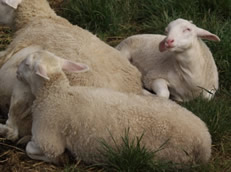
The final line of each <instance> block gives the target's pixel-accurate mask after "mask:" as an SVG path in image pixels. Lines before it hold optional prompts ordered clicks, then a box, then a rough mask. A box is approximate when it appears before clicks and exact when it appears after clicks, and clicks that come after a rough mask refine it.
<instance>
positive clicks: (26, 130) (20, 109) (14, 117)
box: [0, 81, 34, 141]
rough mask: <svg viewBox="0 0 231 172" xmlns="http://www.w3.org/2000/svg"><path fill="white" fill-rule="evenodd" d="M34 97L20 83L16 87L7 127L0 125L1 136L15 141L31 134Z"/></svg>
mask: <svg viewBox="0 0 231 172" xmlns="http://www.w3.org/2000/svg"><path fill="white" fill-rule="evenodd" d="M33 99H34V98H33V97H32V96H31V93H30V91H29V88H27V87H26V86H25V85H23V83H22V82H20V81H18V82H17V83H16V85H15V87H14V90H13V93H12V96H11V102H10V109H9V113H8V120H7V121H6V125H0V134H1V135H3V136H4V137H6V138H7V139H8V140H11V141H15V140H17V139H18V137H19V134H20V133H22V135H23V136H25V135H29V134H30V132H31V120H30V119H28V116H29V115H30V112H31V109H30V106H31V104H32V102H33Z"/></svg>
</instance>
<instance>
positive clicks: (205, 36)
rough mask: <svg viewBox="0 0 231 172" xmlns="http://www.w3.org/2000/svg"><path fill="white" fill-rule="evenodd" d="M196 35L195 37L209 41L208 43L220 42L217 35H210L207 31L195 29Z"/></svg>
mask: <svg viewBox="0 0 231 172" xmlns="http://www.w3.org/2000/svg"><path fill="white" fill-rule="evenodd" d="M196 33H197V36H198V37H200V38H202V39H207V40H210V41H217V42H219V41H220V38H219V37H218V36H217V35H215V34H212V33H210V32H209V31H207V30H204V29H201V28H198V27H197V29H196Z"/></svg>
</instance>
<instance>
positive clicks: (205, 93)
mask: <svg viewBox="0 0 231 172" xmlns="http://www.w3.org/2000/svg"><path fill="white" fill-rule="evenodd" d="M215 92H216V89H212V90H209V91H206V90H203V93H202V95H203V97H204V98H205V99H207V100H211V99H212V98H213V97H214V95H215Z"/></svg>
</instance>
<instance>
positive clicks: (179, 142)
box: [17, 51, 211, 164]
mask: <svg viewBox="0 0 231 172" xmlns="http://www.w3.org/2000/svg"><path fill="white" fill-rule="evenodd" d="M63 70H67V71H70V72H78V73H79V72H81V74H84V73H85V72H89V71H90V70H92V69H91V68H88V66H87V65H84V64H79V63H74V62H71V61H67V60H65V59H62V58H60V57H58V56H56V55H54V54H52V53H50V52H47V51H38V52H35V53H31V54H30V55H29V56H28V57H27V58H26V59H25V60H24V61H23V62H21V64H20V65H19V68H18V70H17V78H18V79H19V81H20V82H23V83H24V84H27V85H28V86H29V87H30V90H31V92H32V94H33V95H34V96H35V101H34V103H33V106H32V118H33V120H32V121H33V122H32V140H31V141H30V142H28V144H27V146H26V152H27V154H28V156H29V157H31V158H32V159H38V160H43V161H48V162H53V163H56V162H57V161H58V159H59V157H60V156H62V154H63V152H64V150H65V149H68V150H69V151H70V152H71V153H73V155H74V156H76V158H77V159H81V160H83V161H85V162H86V163H92V162H95V161H102V159H101V157H100V156H98V155H97V150H98V149H99V148H100V143H99V142H98V141H99V139H104V140H106V141H107V142H108V143H109V144H111V145H112V146H113V141H112V139H111V137H110V135H112V136H113V137H114V139H115V141H116V142H117V144H118V145H119V144H120V143H121V134H122V133H123V132H124V130H125V129H126V128H129V129H130V130H129V131H130V132H129V137H131V138H134V137H136V136H141V135H142V134H144V135H143V139H142V144H143V145H145V146H146V147H147V148H148V149H149V150H153V151H154V150H157V149H158V148H159V147H160V146H161V145H163V150H161V151H159V152H157V154H156V158H158V159H159V160H167V161H172V162H175V163H185V164H191V163H205V162H207V161H208V160H209V157H210V154H211V138H210V134H209V132H208V129H207V127H206V125H205V124H204V122H202V121H201V120H200V119H199V118H198V117H197V116H195V115H194V114H192V113H191V112H190V111H188V110H186V109H185V108H183V107H181V106H179V105H178V104H176V103H175V102H173V101H171V100H167V99H165V98H161V97H157V96H156V97H153V96H144V95H136V94H132V93H130V94H129V93H122V92H118V91H115V90H112V89H107V88H94V87H83V86H70V84H69V80H68V79H67V78H66V75H65V74H64V72H63ZM164 143H166V144H164Z"/></svg>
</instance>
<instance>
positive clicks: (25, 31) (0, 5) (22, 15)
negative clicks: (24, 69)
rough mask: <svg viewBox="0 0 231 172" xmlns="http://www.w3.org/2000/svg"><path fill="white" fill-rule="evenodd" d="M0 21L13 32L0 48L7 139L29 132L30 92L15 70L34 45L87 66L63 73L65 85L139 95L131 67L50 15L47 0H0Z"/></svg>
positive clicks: (1, 129) (2, 129)
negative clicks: (65, 80)
mask: <svg viewBox="0 0 231 172" xmlns="http://www.w3.org/2000/svg"><path fill="white" fill-rule="evenodd" d="M0 24H6V25H8V26H10V27H11V28H12V30H13V31H14V32H13V33H14V35H13V40H12V42H11V43H10V45H9V46H8V47H7V49H6V50H5V51H3V52H0V83H1V84H0V110H1V111H2V110H4V112H5V113H7V111H9V113H8V120H7V122H6V125H5V124H0V135H1V136H4V137H6V138H7V139H9V140H11V141H16V140H17V139H21V138H23V137H25V136H28V135H31V129H30V126H31V120H30V118H31V113H30V107H31V104H32V101H33V96H32V95H31V93H29V92H27V90H26V89H23V88H24V87H25V86H24V85H22V84H21V83H18V82H17V79H16V70H17V66H18V64H19V63H20V62H21V61H22V60H23V59H24V58H25V57H26V55H27V54H29V53H31V52H32V51H34V50H36V49H38V48H37V47H39V49H45V50H47V51H49V52H52V53H54V54H56V55H57V56H59V57H62V58H65V59H67V60H72V61H76V62H82V63H85V64H87V65H88V66H90V67H91V69H92V70H91V71H89V72H85V73H83V74H81V75H79V74H78V73H71V72H67V73H66V75H67V77H68V80H69V81H70V85H82V86H90V87H91V86H92V87H105V88H110V89H114V90H117V91H121V92H129V93H130V92H131V93H135V94H142V90H143V88H142V83H141V73H140V72H139V71H138V70H137V68H135V67H134V66H133V65H131V64H130V62H129V61H128V60H127V59H126V58H124V57H123V56H122V55H121V53H120V52H119V51H118V50H116V49H115V48H113V47H111V46H109V45H108V44H106V43H105V42H103V41H102V40H100V39H99V38H98V37H97V36H96V35H94V34H92V33H90V32H89V31H87V30H85V29H82V28H80V27H79V26H77V25H72V24H71V23H70V22H68V21H67V20H66V19H64V18H62V17H60V16H58V15H56V14H55V12H54V10H53V9H51V8H50V6H49V3H48V2H47V0H0ZM125 83H126V84H125ZM9 105H10V106H9ZM25 142H26V140H25Z"/></svg>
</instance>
